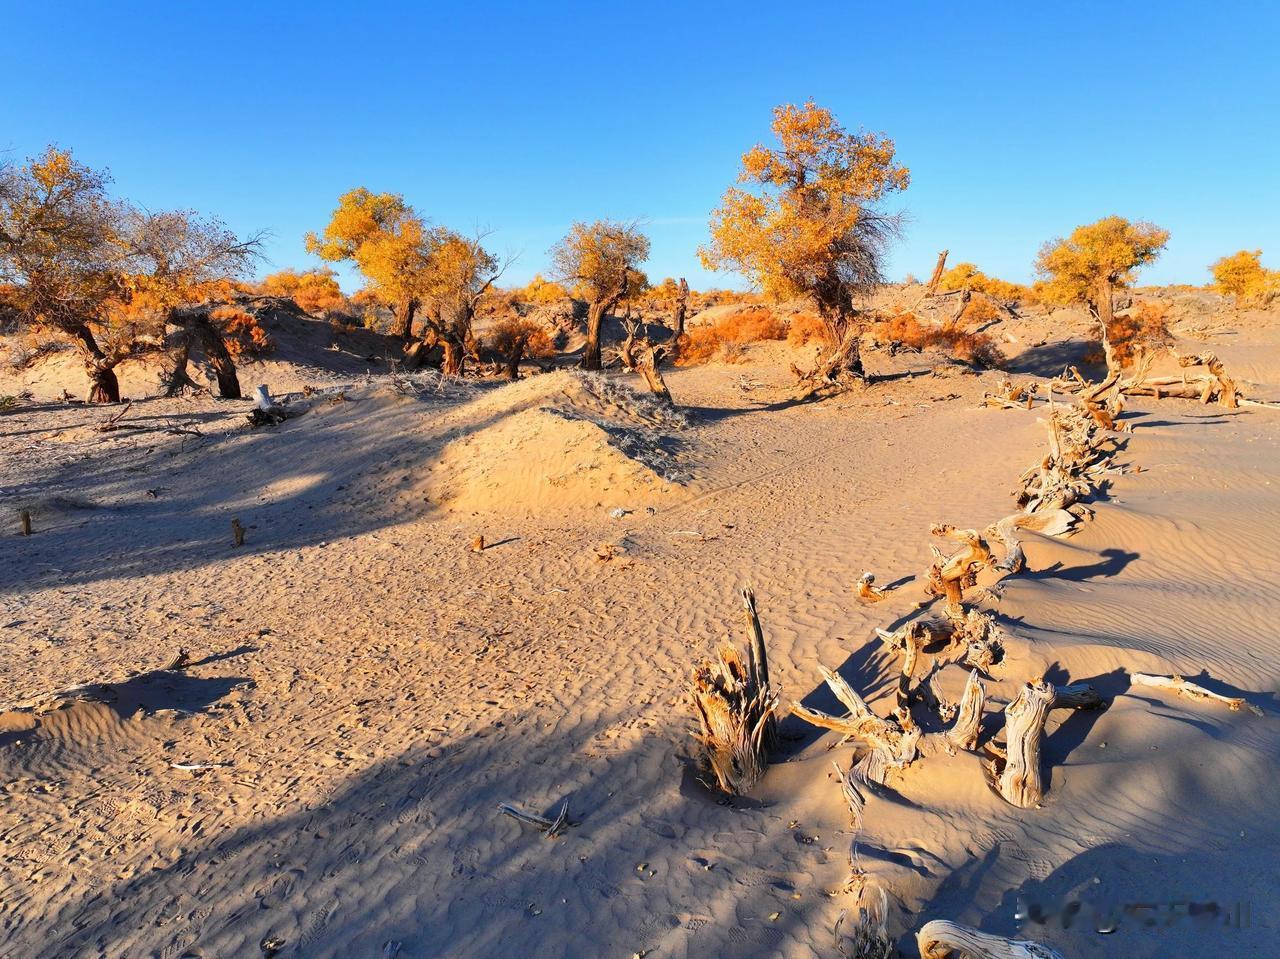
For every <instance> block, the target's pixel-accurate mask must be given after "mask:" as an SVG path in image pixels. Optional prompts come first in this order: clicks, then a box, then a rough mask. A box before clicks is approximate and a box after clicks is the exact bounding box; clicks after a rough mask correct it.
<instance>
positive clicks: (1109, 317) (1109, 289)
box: [1094, 276, 1120, 373]
mask: <svg viewBox="0 0 1280 959" xmlns="http://www.w3.org/2000/svg"><path fill="white" fill-rule="evenodd" d="M1114 290H1115V285H1114V284H1113V283H1112V282H1111V279H1110V278H1109V277H1105V276H1104V277H1102V278H1101V279H1099V280H1098V289H1097V292H1096V293H1095V294H1094V312H1096V313H1097V314H1098V326H1099V327H1100V328H1101V332H1102V352H1103V354H1104V355H1105V356H1106V358H1107V373H1112V372H1115V373H1119V371H1120V364H1119V362H1118V361H1117V360H1116V351H1115V347H1113V346H1112V345H1111V324H1112V323H1113V322H1114V321H1115V306H1114V304H1113V303H1112V299H1111V296H1112V293H1113V292H1114Z"/></svg>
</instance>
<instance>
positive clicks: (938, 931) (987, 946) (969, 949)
mask: <svg viewBox="0 0 1280 959" xmlns="http://www.w3.org/2000/svg"><path fill="white" fill-rule="evenodd" d="M916 945H917V946H918V947H919V949H920V957H921V959H946V957H947V956H965V957H967V959H1062V954H1061V953H1059V952H1055V951H1054V950H1053V949H1050V948H1049V947H1048V946H1045V945H1041V944H1040V943H1038V942H1032V941H1030V940H1028V939H1006V938H1004V937H1003V936H993V935H992V934H991V933H988V932H980V931H978V930H977V929H974V928H972V927H970V926H962V925H960V923H958V922H948V921H947V920H945V919H934V920H933V921H932V922H926V923H925V924H924V925H923V926H921V927H920V931H919V932H917V933H916Z"/></svg>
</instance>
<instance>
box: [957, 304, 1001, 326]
mask: <svg viewBox="0 0 1280 959" xmlns="http://www.w3.org/2000/svg"><path fill="white" fill-rule="evenodd" d="M999 318H1000V311H999V310H997V309H996V308H995V307H994V306H993V305H992V303H991V301H990V300H987V299H983V298H982V297H974V298H973V299H971V300H970V301H969V302H968V303H966V304H965V308H964V312H963V313H961V314H960V325H961V326H981V325H982V324H983V323H990V322H991V321H992V320H998V319H999Z"/></svg>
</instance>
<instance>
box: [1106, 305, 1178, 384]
mask: <svg viewBox="0 0 1280 959" xmlns="http://www.w3.org/2000/svg"><path fill="white" fill-rule="evenodd" d="M1107 339H1108V340H1110V342H1111V347H1112V351H1113V352H1114V354H1115V358H1116V360H1117V361H1118V362H1119V364H1120V366H1121V368H1126V367H1129V366H1132V365H1133V362H1134V360H1136V359H1137V358H1138V357H1139V356H1141V355H1142V354H1144V353H1152V352H1155V351H1157V350H1161V349H1164V348H1165V347H1168V346H1172V345H1173V334H1172V333H1171V332H1169V307H1168V304H1165V303H1151V302H1147V301H1144V302H1142V303H1139V304H1138V305H1137V306H1134V307H1132V308H1130V309H1129V310H1127V311H1126V312H1125V313H1124V314H1119V315H1117V316H1115V317H1113V318H1112V320H1111V326H1110V327H1109V328H1108V330H1107Z"/></svg>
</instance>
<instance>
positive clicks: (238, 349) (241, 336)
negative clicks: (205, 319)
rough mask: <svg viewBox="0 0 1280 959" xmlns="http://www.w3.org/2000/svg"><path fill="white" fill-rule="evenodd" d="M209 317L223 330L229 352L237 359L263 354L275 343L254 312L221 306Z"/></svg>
mask: <svg viewBox="0 0 1280 959" xmlns="http://www.w3.org/2000/svg"><path fill="white" fill-rule="evenodd" d="M209 318H210V319H211V320H213V322H214V325H215V326H217V328H218V329H219V330H220V331H221V332H222V338H223V339H224V340H225V341H226V344H227V352H228V353H230V354H231V356H232V357H233V358H235V359H237V360H238V359H240V358H241V357H254V356H262V355H263V354H264V353H269V352H270V351H271V348H272V347H273V346H274V345H275V344H273V343H272V342H271V337H269V336H268V335H267V331H266V330H264V329H263V328H262V326H261V325H260V324H259V323H258V318H257V317H256V316H254V315H253V314H252V313H245V312H244V311H243V310H237V309H234V308H232V307H229V306H220V307H218V309H216V310H214V311H213V312H212V313H211V314H209Z"/></svg>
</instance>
